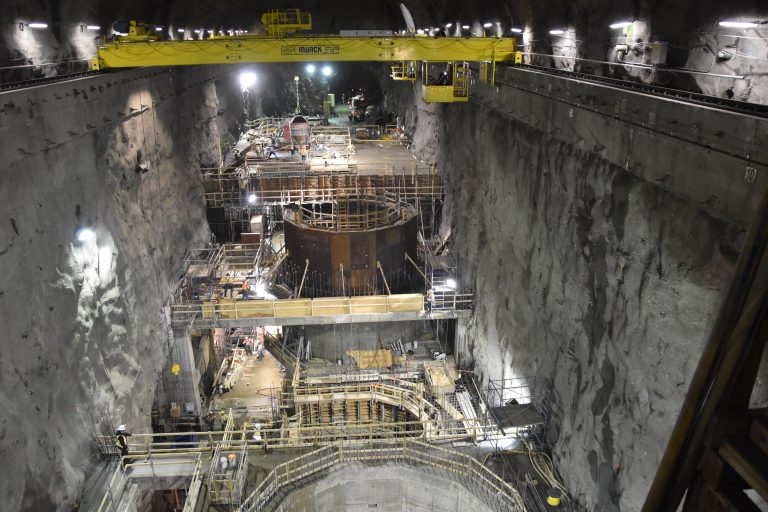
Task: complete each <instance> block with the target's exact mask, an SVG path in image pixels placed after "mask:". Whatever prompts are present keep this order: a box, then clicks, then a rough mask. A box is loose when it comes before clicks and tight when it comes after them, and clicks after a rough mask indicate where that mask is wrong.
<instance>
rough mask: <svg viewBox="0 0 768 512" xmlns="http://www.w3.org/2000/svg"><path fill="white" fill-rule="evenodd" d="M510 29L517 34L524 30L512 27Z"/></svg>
mask: <svg viewBox="0 0 768 512" xmlns="http://www.w3.org/2000/svg"><path fill="white" fill-rule="evenodd" d="M510 30H511V31H512V32H513V33H515V34H519V33H521V32H522V31H523V29H521V28H511V29H510Z"/></svg>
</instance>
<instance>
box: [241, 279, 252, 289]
mask: <svg viewBox="0 0 768 512" xmlns="http://www.w3.org/2000/svg"><path fill="white" fill-rule="evenodd" d="M250 289H251V283H249V282H248V281H243V290H245V291H248V290H250Z"/></svg>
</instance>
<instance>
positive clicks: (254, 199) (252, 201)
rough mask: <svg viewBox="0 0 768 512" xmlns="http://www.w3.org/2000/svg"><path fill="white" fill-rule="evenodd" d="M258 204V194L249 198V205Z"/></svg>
mask: <svg viewBox="0 0 768 512" xmlns="http://www.w3.org/2000/svg"><path fill="white" fill-rule="evenodd" d="M255 202H256V194H251V195H249V196H248V204H254V203H255Z"/></svg>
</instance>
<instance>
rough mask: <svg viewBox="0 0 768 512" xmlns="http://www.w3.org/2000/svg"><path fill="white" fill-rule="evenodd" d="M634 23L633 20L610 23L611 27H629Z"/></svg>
mask: <svg viewBox="0 0 768 512" xmlns="http://www.w3.org/2000/svg"><path fill="white" fill-rule="evenodd" d="M631 24H632V22H631V21H617V22H616V23H611V24H610V25H608V26H609V27H611V28H627V27H628V26H630V25H631Z"/></svg>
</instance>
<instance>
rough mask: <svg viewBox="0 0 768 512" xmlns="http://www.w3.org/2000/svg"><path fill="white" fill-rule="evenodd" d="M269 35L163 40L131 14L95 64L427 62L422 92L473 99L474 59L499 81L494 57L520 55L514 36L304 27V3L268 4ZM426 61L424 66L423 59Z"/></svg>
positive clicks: (414, 65)
mask: <svg viewBox="0 0 768 512" xmlns="http://www.w3.org/2000/svg"><path fill="white" fill-rule="evenodd" d="M261 21H262V24H263V25H264V28H265V31H266V34H265V35H234V36H227V35H215V34H214V35H211V37H210V38H208V39H204V40H186V41H175V40H161V39H160V38H159V37H158V35H157V34H156V33H155V32H154V31H152V30H151V28H150V27H148V26H147V25H146V24H143V23H141V22H131V27H132V30H131V33H130V34H129V35H128V36H117V37H115V38H113V39H110V40H107V39H106V38H104V39H102V41H101V42H100V43H99V44H98V45H97V54H96V57H94V58H93V60H92V62H91V68H92V69H94V70H99V69H113V68H131V67H145V66H194V65H205V64H246V63H260V62H314V61H318V60H321V61H327V62H365V61H367V62H391V63H394V65H393V66H392V73H391V75H390V76H391V77H392V78H393V79H395V80H410V81H415V80H416V79H417V76H416V75H417V69H419V67H420V68H421V83H422V85H423V92H422V95H423V97H424V100H425V101H427V102H441V103H453V102H462V101H468V100H469V65H468V63H469V62H479V63H481V66H480V68H481V70H482V71H483V72H484V73H488V74H489V75H490V77H489V78H488V77H481V80H482V81H484V82H486V81H488V80H490V81H491V82H492V81H493V73H494V71H495V64H496V62H515V63H520V62H522V53H521V52H520V51H518V49H517V46H516V44H515V39H513V38H498V37H429V36H426V35H422V34H408V35H397V34H392V33H385V32H384V31H357V32H354V31H352V32H350V33H344V32H342V33H340V35H314V34H302V33H301V32H302V31H304V30H308V29H310V28H311V26H312V18H311V16H310V15H309V14H308V13H303V12H300V11H299V10H298V9H289V10H287V11H276V10H272V11H268V12H266V13H264V14H263V15H262V17H261ZM419 63H421V66H419Z"/></svg>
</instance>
